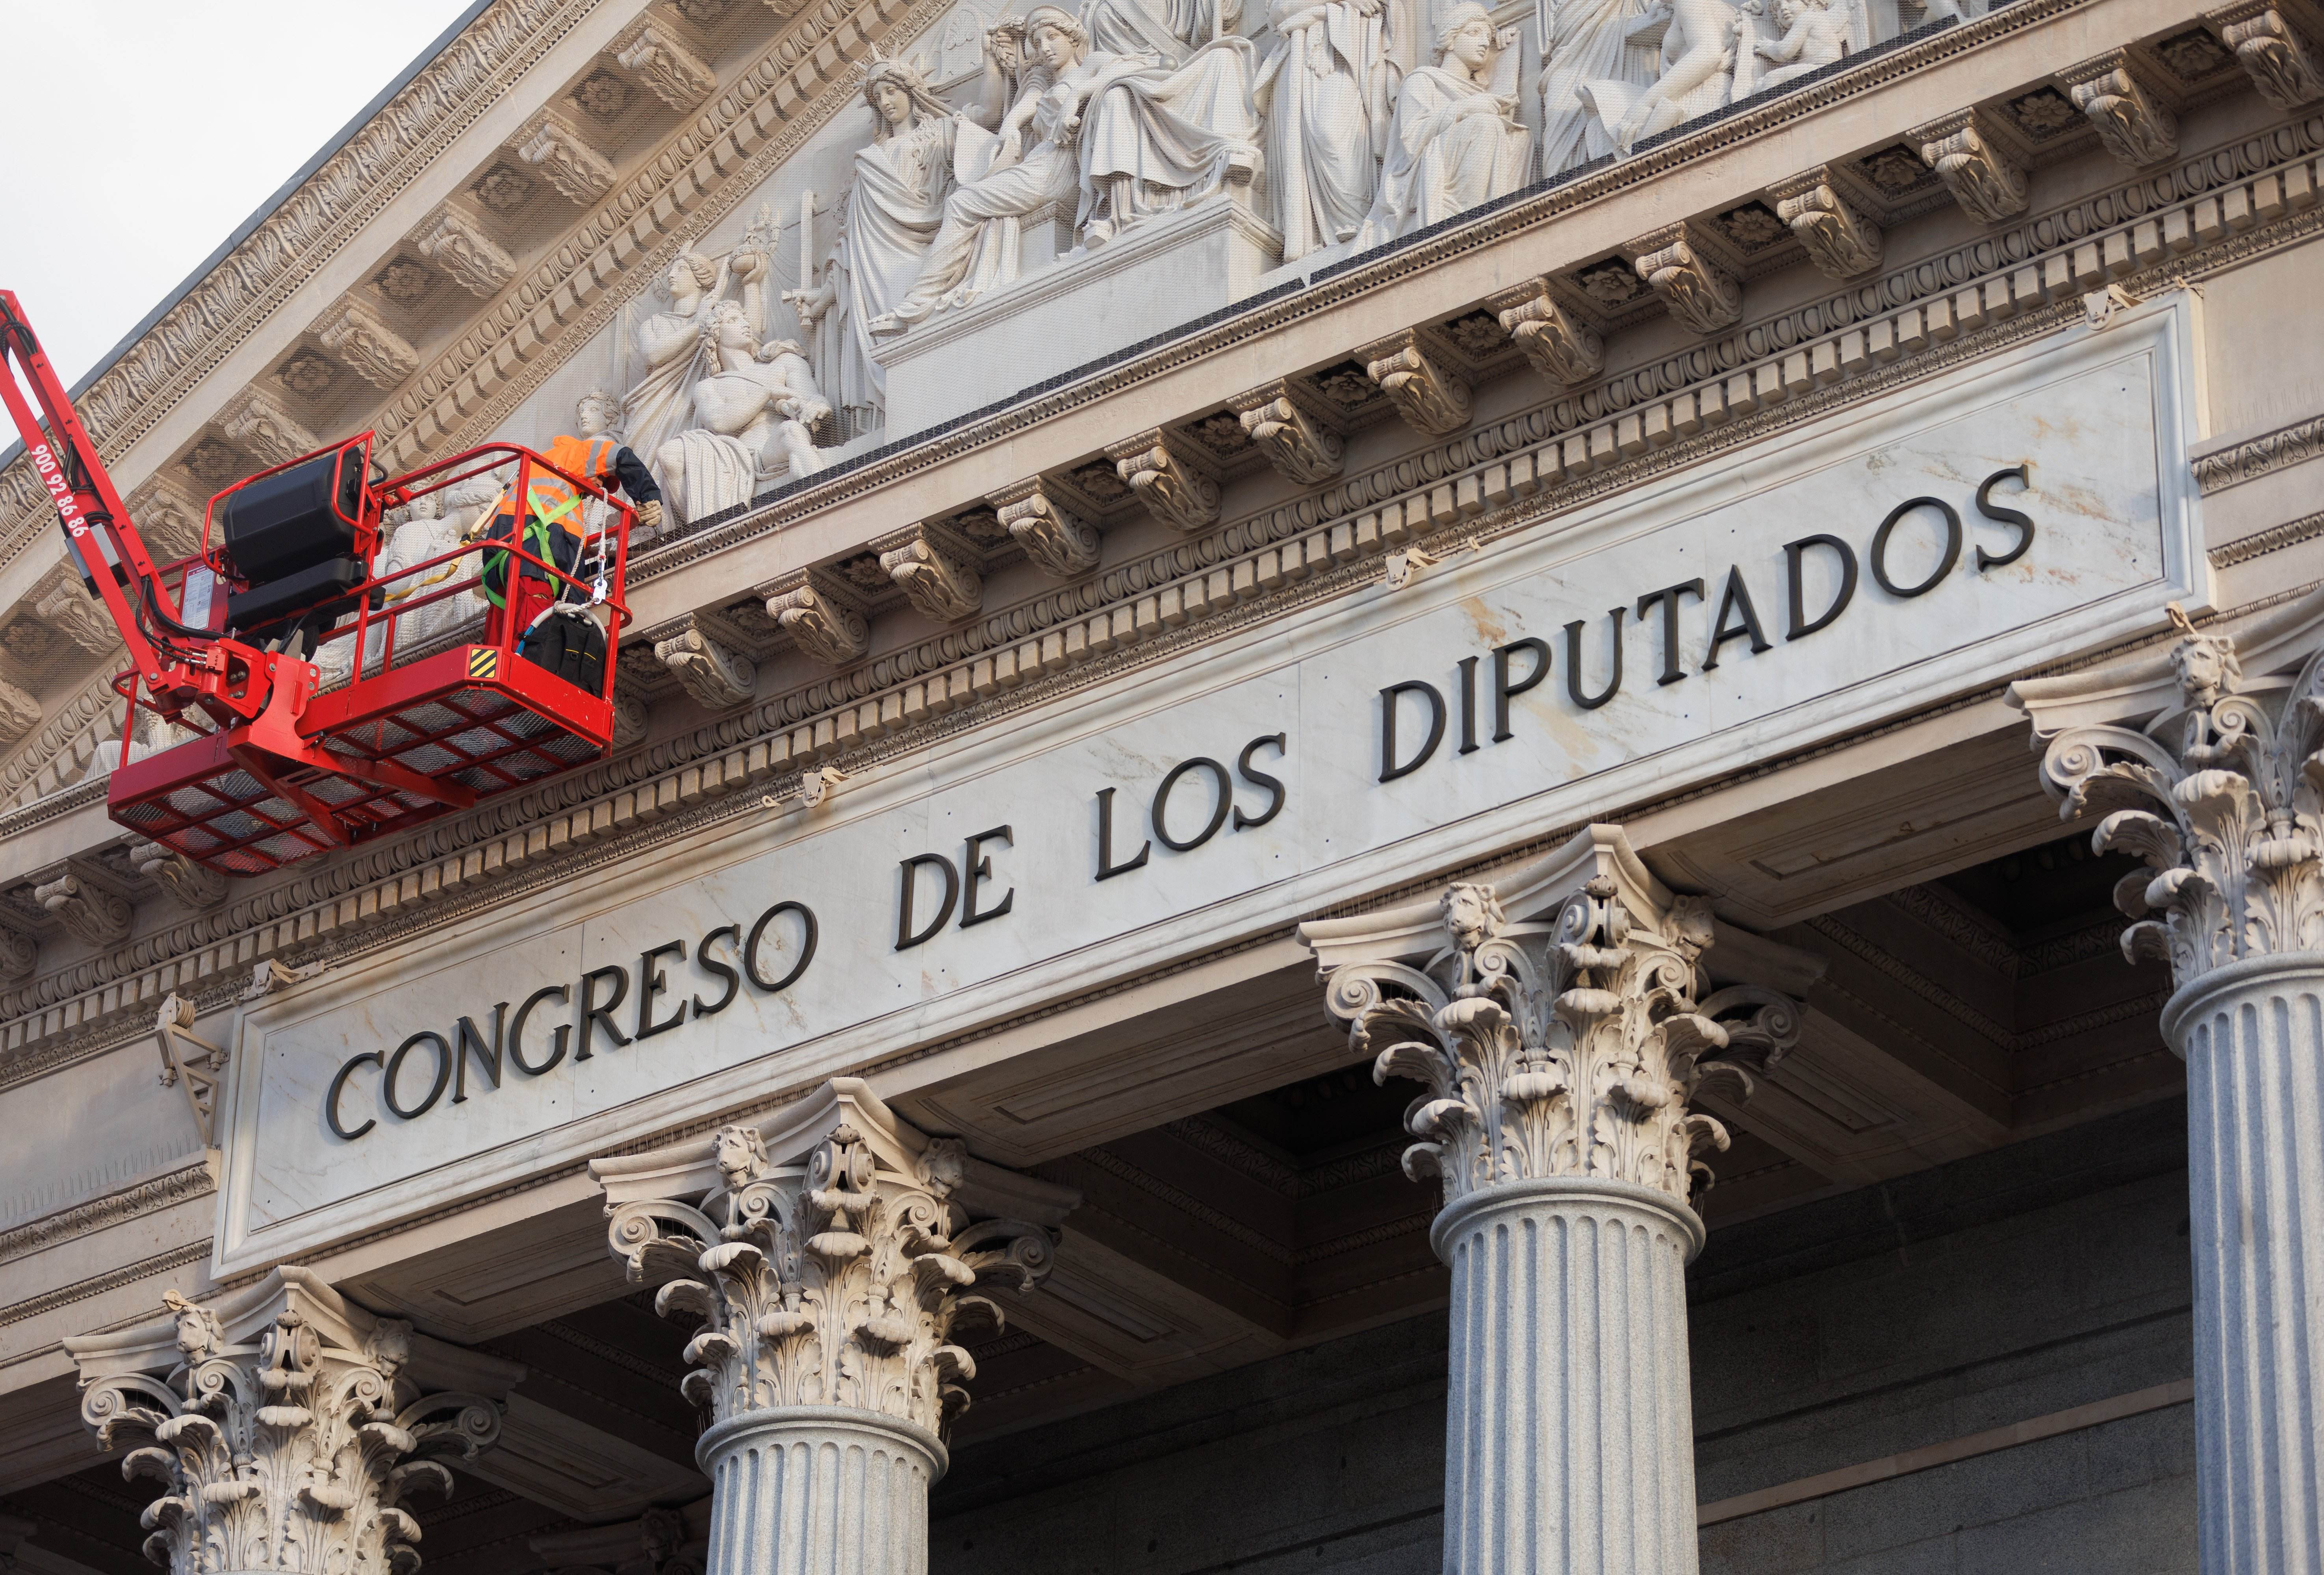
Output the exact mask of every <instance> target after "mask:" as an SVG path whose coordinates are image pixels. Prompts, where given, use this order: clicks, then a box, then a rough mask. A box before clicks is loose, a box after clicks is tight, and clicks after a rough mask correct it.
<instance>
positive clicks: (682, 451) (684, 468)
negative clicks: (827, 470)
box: [654, 300, 831, 520]
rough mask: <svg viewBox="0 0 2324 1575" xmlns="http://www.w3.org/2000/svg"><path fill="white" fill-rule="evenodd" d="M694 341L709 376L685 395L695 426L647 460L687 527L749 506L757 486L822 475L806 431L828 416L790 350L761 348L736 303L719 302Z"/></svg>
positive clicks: (790, 344)
mask: <svg viewBox="0 0 2324 1575" xmlns="http://www.w3.org/2000/svg"><path fill="white" fill-rule="evenodd" d="M702 336H703V340H704V347H705V350H706V351H707V352H708V354H709V356H710V358H711V364H712V365H713V367H714V368H715V370H714V371H712V372H711V373H709V374H708V375H707V376H705V377H704V378H702V379H701V380H700V381H699V382H696V383H695V385H694V388H693V396H694V413H695V417H696V419H697V420H699V421H700V422H701V423H702V425H701V426H700V427H698V428H694V429H692V430H690V431H685V432H680V433H679V434H678V436H677V437H673V438H671V439H670V440H669V442H667V443H665V444H663V445H662V446H661V448H660V450H659V452H657V453H656V454H655V456H654V471H655V474H657V475H658V476H659V478H660V480H661V484H662V490H663V491H664V492H665V493H668V494H669V499H670V501H671V502H672V503H674V504H675V505H676V507H677V511H678V517H679V518H680V519H684V520H700V519H703V518H704V517H705V516H707V515H710V514H715V513H716V512H717V511H719V510H721V509H728V508H732V507H733V506H734V505H735V504H737V503H747V502H750V501H751V499H752V496H754V495H755V494H756V493H757V490H758V484H759V483H760V481H761V480H762V479H764V480H772V479H775V478H777V477H780V476H785V475H788V476H790V477H793V478H796V477H798V476H803V475H809V474H813V473H815V472H816V471H818V470H820V469H822V468H823V463H824V462H823V458H822V456H820V455H818V454H817V453H816V450H815V439H814V437H812V436H810V434H809V432H808V428H810V427H812V426H813V425H814V424H815V423H816V422H817V421H819V420H821V419H823V418H824V417H825V416H827V415H829V414H830V413H831V406H830V405H829V404H827V403H825V401H824V398H823V394H822V392H821V391H819V390H817V389H816V386H815V376H814V373H811V372H810V371H809V370H808V368H807V355H806V352H805V351H804V350H802V349H801V348H800V346H799V345H798V342H797V341H796V340H791V339H778V340H776V341H775V342H774V343H773V344H770V345H761V344H760V343H759V336H758V333H757V331H756V330H754V329H753V328H752V326H751V318H750V314H749V313H748V312H747V311H746V310H745V309H744V308H743V305H742V302H740V301H735V300H724V301H721V302H719V303H718V305H717V307H716V308H715V309H714V310H713V311H712V313H711V315H710V321H709V322H708V323H707V324H705V326H704V327H703V334H702Z"/></svg>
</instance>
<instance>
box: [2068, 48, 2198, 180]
mask: <svg viewBox="0 0 2324 1575" xmlns="http://www.w3.org/2000/svg"><path fill="white" fill-rule="evenodd" d="M2058 79H2059V80H2060V81H2061V82H2063V83H2065V84H2066V91H2067V92H2068V94H2069V95H2070V96H2071V97H2072V98H2073V101H2074V107H2075V108H2077V109H2079V110H2080V111H2081V112H2082V114H2083V115H2086V116H2087V117H2088V118H2089V123H2090V125H2091V127H2092V128H2093V129H2094V130H2096V131H2097V133H2098V141H2100V142H2101V143H2105V144H2106V150H2107V152H2109V153H2112V154H2113V155H2114V156H2115V157H2116V158H2117V159H2119V160H2121V161H2123V162H2124V163H2126V164H2128V165H2130V166H2131V167H2132V168H2134V169H2144V167H2145V166H2147V165H2149V164H2159V163H2161V162H2162V161H2163V160H2165V159H2168V158H2170V157H2171V156H2172V154H2174V153H2176V152H2178V151H2179V118H2178V116H2176V115H2172V113H2171V111H2170V110H2169V109H2168V108H2167V107H2165V106H2163V103H2162V101H2161V100H2160V99H2159V98H2157V97H2155V94H2154V91H2153V88H2150V87H2148V86H2147V84H2146V83H2145V82H2144V80H2142V79H2141V78H2140V75H2139V72H2138V71H2137V69H2135V67H2133V66H2132V64H2131V61H2130V56H2129V54H2128V53H2127V52H2126V51H2122V50H2111V51H2107V53H2105V54H2103V55H2100V56H2098V58H2097V59H2096V60H2084V61H2083V62H2082V63H2081V64H2080V65H2078V66H2071V67H2069V68H2068V69H2065V70H2063V71H2061V72H2059V73H2058Z"/></svg>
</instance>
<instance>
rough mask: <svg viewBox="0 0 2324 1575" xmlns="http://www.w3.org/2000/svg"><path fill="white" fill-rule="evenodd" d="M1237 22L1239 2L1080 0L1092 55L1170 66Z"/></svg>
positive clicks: (1187, 56)
mask: <svg viewBox="0 0 2324 1575" xmlns="http://www.w3.org/2000/svg"><path fill="white" fill-rule="evenodd" d="M1241 23H1242V0H1083V5H1082V15H1081V25H1082V30H1083V32H1084V35H1085V36H1086V39H1087V41H1088V48H1089V50H1090V51H1091V52H1092V53H1093V54H1102V55H1119V56H1120V57H1122V58H1123V59H1125V60H1144V61H1145V62H1146V63H1147V64H1148V65H1154V66H1162V67H1165V68H1167V69H1174V70H1175V69H1176V68H1178V67H1180V66H1183V65H1185V63H1186V61H1187V60H1189V59H1191V58H1192V57H1193V55H1194V51H1196V50H1199V49H1201V48H1202V47H1203V45H1205V44H1207V43H1209V42H1211V41H1213V39H1219V38H1223V37H1226V36H1227V35H1229V34H1231V33H1232V32H1234V30H1235V29H1236V28H1237V27H1239V26H1240V25H1241Z"/></svg>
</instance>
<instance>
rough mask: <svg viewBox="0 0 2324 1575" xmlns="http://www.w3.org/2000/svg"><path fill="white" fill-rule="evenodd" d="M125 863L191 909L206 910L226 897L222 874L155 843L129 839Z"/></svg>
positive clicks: (224, 881) (184, 906)
mask: <svg viewBox="0 0 2324 1575" xmlns="http://www.w3.org/2000/svg"><path fill="white" fill-rule="evenodd" d="M129 865H130V868H132V869H134V870H136V871H137V873H139V874H140V875H143V877H145V879H146V880H151V881H152V882H153V883H154V884H155V885H156V886H159V887H160V888H161V889H162V890H164V891H166V892H168V893H169V894H170V898H171V901H173V902H175V903H176V904H177V905H178V906H179V907H182V908H185V909H187V910H188V911H189V912H192V913H207V912H208V911H209V910H210V909H211V908H214V907H217V905H218V904H219V903H221V902H224V901H225V900H226V877H225V876H223V875H221V874H219V873H218V872H217V870H212V869H210V868H208V866H207V865H202V864H197V863H195V862H194V861H192V860H191V859H189V858H187V857H186V856H185V855H184V854H183V853H180V852H176V851H174V850H172V849H170V848H165V847H163V846H161V844H160V843H131V844H130V845H129Z"/></svg>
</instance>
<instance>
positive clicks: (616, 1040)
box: [573, 963, 630, 1061]
mask: <svg viewBox="0 0 2324 1575" xmlns="http://www.w3.org/2000/svg"><path fill="white" fill-rule="evenodd" d="M605 978H611V979H612V980H613V999H611V1000H609V1001H607V1002H606V1003H605V1004H604V1005H603V1006H599V1005H598V1004H597V981H599V980H601V979H605ZM629 997H630V971H629V970H628V969H626V968H624V967H622V965H621V964H620V963H607V964H605V966H604V967H603V968H592V969H591V970H589V972H586V973H584V974H583V975H582V976H581V1048H580V1049H578V1050H576V1051H575V1052H574V1053H573V1059H574V1060H576V1061H586V1060H588V1059H589V1038H590V1036H591V1035H593V1034H595V1032H596V1031H597V1030H598V1029H599V1028H603V1029H604V1030H605V1037H607V1038H608V1039H611V1040H612V1041H613V1048H614V1049H616V1050H618V1049H620V1048H621V1047H622V1045H626V1044H628V1043H629V1042H630V1036H628V1035H627V1034H624V1033H622V1030H621V1029H620V1028H619V1027H616V1026H615V1025H614V1022H613V1012H614V1009H616V1008H618V1007H619V1006H620V1005H621V1004H622V1002H623V1001H625V1000H627V999H629Z"/></svg>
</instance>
